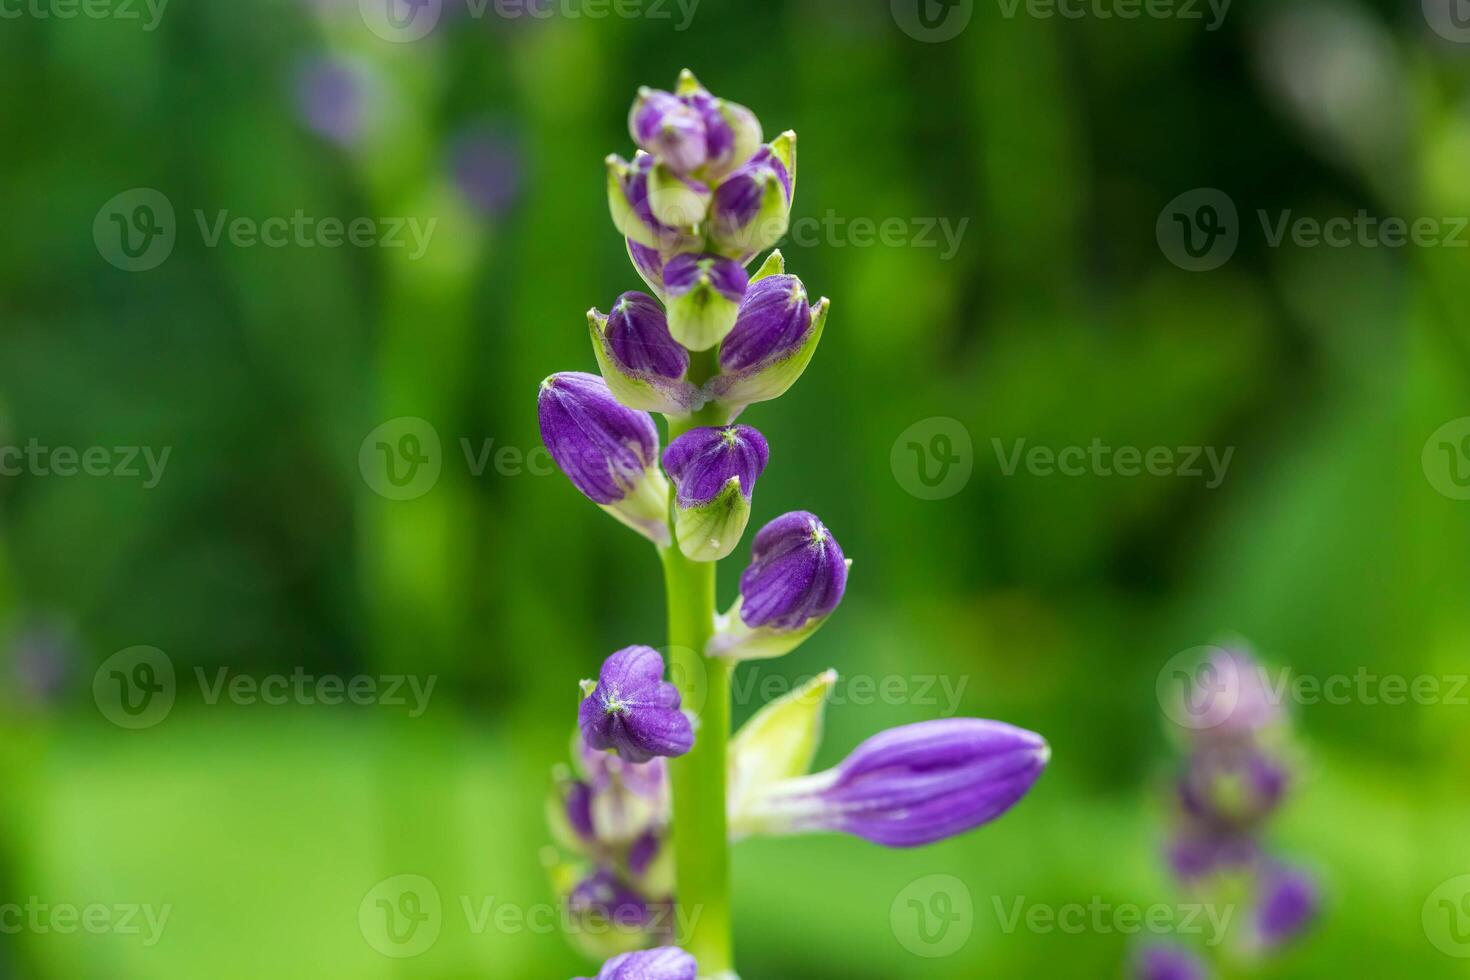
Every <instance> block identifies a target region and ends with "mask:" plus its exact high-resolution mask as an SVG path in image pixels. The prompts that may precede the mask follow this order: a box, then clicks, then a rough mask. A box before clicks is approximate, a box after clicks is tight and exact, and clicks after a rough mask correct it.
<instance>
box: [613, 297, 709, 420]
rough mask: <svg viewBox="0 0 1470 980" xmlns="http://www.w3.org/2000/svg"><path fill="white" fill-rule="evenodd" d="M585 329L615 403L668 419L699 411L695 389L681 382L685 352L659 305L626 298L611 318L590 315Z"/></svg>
mask: <svg viewBox="0 0 1470 980" xmlns="http://www.w3.org/2000/svg"><path fill="white" fill-rule="evenodd" d="M587 326H588V329H589V330H590V331H591V334H592V351H593V353H594V354H595V355H596V357H597V364H598V366H599V367H600V368H601V369H602V377H603V380H604V381H606V382H607V386H608V388H609V390H611V391H612V393H613V395H614V396H616V397H617V399H618V401H620V402H622V403H623V404H624V405H627V406H628V407H629V408H636V409H641V410H643V411H648V412H663V413H665V414H669V415H683V414H688V413H689V412H691V411H693V410H694V409H695V408H696V407H698V398H699V391H698V389H696V388H695V387H694V386H693V385H691V384H690V383H689V382H687V381H685V380H684V378H685V375H687V374H688V373H689V352H688V351H687V350H685V349H684V348H683V347H681V346H680V345H679V344H677V343H675V342H674V338H673V337H672V336H671V335H670V334H669V323H668V320H667V319H665V317H664V309H663V307H662V306H660V305H659V303H658V300H656V299H654V298H653V297H652V296H649V295H648V294H647V293H624V294H623V295H621V296H619V297H618V300H617V302H616V303H614V304H613V308H612V312H611V313H609V314H607V315H604V314H602V313H600V312H598V311H597V310H595V309H594V310H591V311H590V312H588V314H587Z"/></svg>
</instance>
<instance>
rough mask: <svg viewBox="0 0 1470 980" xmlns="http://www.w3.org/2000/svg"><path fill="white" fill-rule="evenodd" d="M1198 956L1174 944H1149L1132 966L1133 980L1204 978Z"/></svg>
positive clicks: (1190, 979)
mask: <svg viewBox="0 0 1470 980" xmlns="http://www.w3.org/2000/svg"><path fill="white" fill-rule="evenodd" d="M1206 975H1207V974H1206V973H1205V965H1204V962H1203V961H1201V960H1200V958H1199V957H1197V956H1195V955H1194V954H1193V953H1190V952H1187V951H1186V950H1183V949H1179V948H1178V947H1176V946H1150V947H1149V948H1147V949H1145V950H1144V951H1143V952H1142V953H1140V954H1139V956H1138V959H1137V961H1136V962H1135V963H1134V966H1133V980H1205V977H1206Z"/></svg>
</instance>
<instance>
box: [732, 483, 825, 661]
mask: <svg viewBox="0 0 1470 980" xmlns="http://www.w3.org/2000/svg"><path fill="white" fill-rule="evenodd" d="M847 571H848V561H847V559H846V558H845V557H844V556H843V554H842V546H841V545H839V544H838V543H837V539H836V538H834V537H833V536H832V532H830V531H828V530H827V527H826V525H824V524H823V523H822V522H821V521H820V520H819V519H818V518H817V516H816V515H815V514H809V513H807V512H806V511H794V512H792V513H790V514H784V515H782V516H781V517H778V518H776V519H775V520H774V521H771V522H770V523H769V524H767V525H766V526H765V527H763V528H761V529H760V531H759V532H758V533H757V534H756V536H755V542H754V545H753V547H752V548H751V562H750V565H749V566H747V567H746V569H745V571H744V572H743V573H742V574H741V576H740V599H739V601H737V602H736V604H735V606H734V607H733V608H732V609H731V610H730V611H729V612H728V613H726V614H725V615H724V616H722V617H720V619H719V621H718V623H717V626H718V629H717V631H716V634H715V636H714V638H713V639H712V640H711V641H710V645H709V648H708V650H707V652H708V654H709V655H710V656H716V657H729V658H732V659H736V660H759V659H768V658H770V657H779V656H781V655H782V654H785V653H789V652H790V651H791V650H794V649H796V647H797V646H799V645H800V644H801V643H802V642H803V641H804V640H806V638H807V637H809V636H811V635H812V634H813V633H815V632H816V631H817V629H818V628H820V627H821V625H822V624H823V623H825V622H826V621H827V617H828V616H830V615H831V614H832V610H834V609H836V608H837V604H838V603H839V602H841V601H842V595H843V593H844V592H845V591H846V590H847Z"/></svg>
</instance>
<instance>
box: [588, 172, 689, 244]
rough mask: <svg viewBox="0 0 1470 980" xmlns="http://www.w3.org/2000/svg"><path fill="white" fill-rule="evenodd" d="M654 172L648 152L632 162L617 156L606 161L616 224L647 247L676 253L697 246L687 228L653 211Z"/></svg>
mask: <svg viewBox="0 0 1470 980" xmlns="http://www.w3.org/2000/svg"><path fill="white" fill-rule="evenodd" d="M653 170H654V160H653V157H651V156H649V155H648V154H647V153H640V154H638V155H637V156H636V157H634V159H633V162H631V163H629V162H628V161H627V160H624V159H622V158H621V157H619V156H616V155H613V156H609V157H608V158H607V195H608V207H609V209H610V210H611V212H612V219H613V225H614V226H615V227H616V228H617V229H618V231H620V232H622V234H623V236H624V237H625V238H628V239H631V240H632V241H635V242H637V243H638V244H640V245H642V246H644V247H645V248H652V249H661V250H663V251H666V252H677V251H684V250H687V249H690V248H695V247H697V246H698V244H699V239H698V238H695V237H694V236H693V234H691V233H690V232H689V231H688V230H687V229H685V228H681V227H678V226H675V225H670V224H667V223H665V222H663V221H660V220H659V218H658V216H657V214H656V213H655V212H654V207H653V201H652V200H650V198H649V195H650V194H651V193H652V189H651V186H650V179H651V177H652V175H653ZM662 200H663V199H662V198H661V202H662ZM690 223H691V224H692V223H693V222H690Z"/></svg>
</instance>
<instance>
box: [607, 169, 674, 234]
mask: <svg viewBox="0 0 1470 980" xmlns="http://www.w3.org/2000/svg"><path fill="white" fill-rule="evenodd" d="M606 162H607V206H608V211H609V212H610V213H611V214H612V223H613V227H615V228H616V229H617V230H618V233H619V234H621V235H622V236H623V237H625V238H631V239H632V240H633V241H635V242H637V243H638V244H639V245H642V246H644V247H646V248H658V247H659V246H660V244H661V243H660V241H659V236H658V235H656V234H654V230H653V229H652V228H650V227H649V226H648V225H646V224H644V223H643V222H642V221H641V220H639V218H638V215H637V214H636V213H634V211H633V205H632V204H631V203H629V201H628V195H627V193H626V192H625V191H624V190H623V180H624V179H625V178H626V177H627V176H628V171H629V167H630V165H629V163H628V161H626V160H624V159H623V158H622V157H620V156H618V155H617V154H615V153H609V154H608V156H607V161H606Z"/></svg>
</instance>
